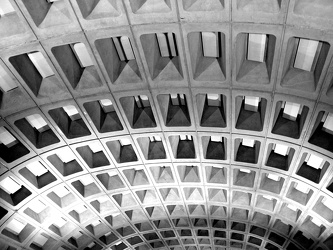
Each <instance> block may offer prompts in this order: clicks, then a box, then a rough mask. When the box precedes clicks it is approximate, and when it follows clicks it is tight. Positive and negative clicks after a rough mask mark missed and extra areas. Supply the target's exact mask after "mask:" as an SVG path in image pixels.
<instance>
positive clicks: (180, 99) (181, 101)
mask: <svg viewBox="0 0 333 250" xmlns="http://www.w3.org/2000/svg"><path fill="white" fill-rule="evenodd" d="M170 98H171V104H172V105H177V106H180V105H183V106H184V105H186V103H185V95H184V94H170Z"/></svg>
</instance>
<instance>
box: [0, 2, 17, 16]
mask: <svg viewBox="0 0 333 250" xmlns="http://www.w3.org/2000/svg"><path fill="white" fill-rule="evenodd" d="M13 12H15V9H14V7H13V5H12V4H11V3H10V1H9V0H1V1H0V16H4V15H6V14H10V13H13Z"/></svg>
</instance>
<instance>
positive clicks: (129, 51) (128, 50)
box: [120, 36, 135, 60]
mask: <svg viewBox="0 0 333 250" xmlns="http://www.w3.org/2000/svg"><path fill="white" fill-rule="evenodd" d="M120 41H121V44H122V45H123V49H124V53H125V56H126V59H127V60H134V59H135V56H134V52H133V48H132V45H131V42H130V40H129V38H128V37H127V36H122V37H121V38H120Z"/></svg>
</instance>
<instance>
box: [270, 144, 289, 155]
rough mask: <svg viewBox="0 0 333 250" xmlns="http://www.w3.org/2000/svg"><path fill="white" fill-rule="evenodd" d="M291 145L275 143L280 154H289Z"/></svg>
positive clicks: (277, 152) (275, 150)
mask: <svg viewBox="0 0 333 250" xmlns="http://www.w3.org/2000/svg"><path fill="white" fill-rule="evenodd" d="M288 149H289V147H288V146H287V145H282V144H275V149H274V152H275V153H276V154H279V155H283V156H286V155H287V154H288Z"/></svg>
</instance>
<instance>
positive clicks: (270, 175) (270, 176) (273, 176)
mask: <svg viewBox="0 0 333 250" xmlns="http://www.w3.org/2000/svg"><path fill="white" fill-rule="evenodd" d="M267 178H269V179H271V180H273V181H279V180H280V176H278V175H275V174H268V175H267Z"/></svg>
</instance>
